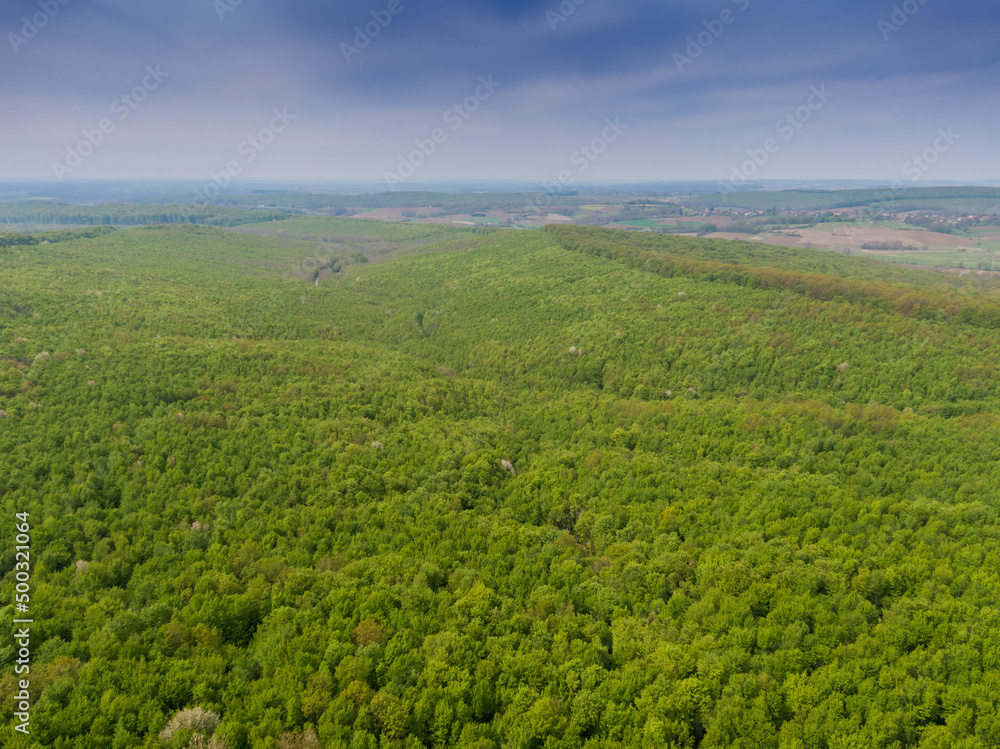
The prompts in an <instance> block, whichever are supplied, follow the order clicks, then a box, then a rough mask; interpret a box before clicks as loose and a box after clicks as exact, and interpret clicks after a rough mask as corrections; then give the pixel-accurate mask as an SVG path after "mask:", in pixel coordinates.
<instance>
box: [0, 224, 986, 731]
mask: <svg viewBox="0 0 1000 749" xmlns="http://www.w3.org/2000/svg"><path fill="white" fill-rule="evenodd" d="M317 221H323V222H329V223H325V224H324V225H323V226H322V228H321V230H320V229H317V230H318V231H321V233H323V235H325V236H339V237H341V238H347V237H350V236H352V235H353V236H354V237H355V238H356V239H358V241H367V239H372V238H375V239H378V238H379V237H380V236H381V235H380V233H381V232H385V233H386V237H388V238H389V239H391V240H392V241H393V242H398V243H399V245H400V246H401V247H403V248H405V249H406V252H408V253H410V256H407V257H402V258H399V259H396V260H393V261H391V262H385V263H372V264H366V265H361V264H356V265H347V266H346V267H345V269H344V270H342V271H341V272H339V273H336V274H334V275H332V276H331V277H330V278H329V279H328V280H325V281H323V282H321V283H320V284H319V285H315V284H314V283H313V282H312V281H310V280H309V279H308V278H302V277H301V276H302V273H301V263H302V261H303V259H304V258H308V257H310V256H311V255H310V254H311V253H313V252H314V250H315V238H313V239H311V240H308V241H307V240H298V239H295V238H292V237H285V238H280V239H274V238H266V237H257V236H248V235H244V234H235V233H227V232H223V231H222V230H217V229H208V228H194V227H183V228H182V227H170V228H149V229H139V230H119V231H115V232H113V233H110V234H108V235H106V236H99V237H92V238H82V239H73V240H70V241H65V242H59V243H53V244H49V245H31V246H12V247H10V248H9V251H8V252H6V253H4V254H0V410H2V411H3V412H5V413H6V414H7V418H4V419H0V495H2V502H0V508H2V515H0V528H2V529H3V538H4V539H7V541H5V543H4V545H3V546H2V547H0V561H2V566H0V569H2V571H3V573H4V578H3V584H2V586H0V602H2V603H3V607H2V608H3V615H4V616H5V617H7V620H8V621H9V620H10V619H11V618H13V617H12V614H13V609H12V607H11V606H10V604H9V602H10V601H11V600H12V590H13V584H14V576H13V569H14V556H13V545H12V544H11V543H10V542H9V539H10V538H12V533H11V531H12V529H13V514H14V512H15V511H22V512H25V511H27V512H30V513H31V518H32V524H33V528H34V530H33V534H32V539H33V540H32V544H33V554H34V556H33V562H34V565H35V566H34V572H33V583H32V585H33V589H32V613H33V616H34V618H35V621H36V624H35V625H34V630H33V633H34V637H33V641H32V643H33V644H32V647H33V649H34V651H33V652H34V653H35V657H36V660H35V663H34V665H33V667H32V685H33V689H34V690H36V692H35V694H36V696H37V701H36V702H35V704H34V706H33V711H32V720H33V727H34V731H35V732H34V733H33V735H32V738H31V739H30V740H29V741H25V742H22V743H21V744H17V743H16V740H15V739H12V740H11V742H10V745H11V746H25V747H28V746H30V747H55V748H56V749H70V748H71V747H72V748H74V749H75V748H76V747H95V749H97V748H100V749H104V748H106V747H111V746H114V747H153V746H162V745H163V744H161V741H160V737H161V736H162V735H163V731H164V730H165V729H167V728H168V726H170V725H172V723H171V721H176V720H177V718H176V717H175V716H177V715H178V714H182V715H183V714H186V713H183V712H182V711H185V710H190V709H193V708H198V709H200V710H204V711H207V712H210V713H212V714H214V715H217V716H219V719H220V723H219V725H218V729H217V730H216V731H215V733H214V734H213V739H214V740H216V741H217V742H220V743H221V742H223V741H224V742H225V743H226V744H227V745H228V746H230V747H233V749H247V748H249V747H253V748H254V749H256V748H257V747H261V748H264V747H266V748H268V749H273V748H274V747H293V746H301V747H313V746H323V747H372V748H377V747H406V748H407V749H410V748H414V749H415V748H416V747H422V746H426V747H466V748H469V747H476V748H477V749H487V747H492V748H493V749H499V748H500V747H507V746H517V747H526V748H530V749H543V748H546V749H548V748H551V747H567V748H569V747H647V746H655V747H694V746H700V747H731V746H732V747H737V746H738V747H826V746H830V747H834V746H844V747H846V746H858V747H904V746H927V747H937V746H942V747H943V746H961V747H970V748H971V747H976V748H979V747H995V746H998V745H1000V721H998V720H997V718H996V715H997V714H998V704H997V703H998V697H997V695H1000V650H998V648H997V638H996V632H997V628H998V627H1000V619H998V613H997V604H996V602H997V600H998V595H1000V573H998V570H1000V560H998V556H997V554H998V551H997V550H998V548H1000V547H998V541H1000V519H998V515H997V487H998V486H1000V467H998V466H1000V448H998V444H1000V440H998V437H1000V391H998V384H997V377H996V374H997V367H998V360H997V357H998V351H1000V340H998V338H1000V334H998V333H997V331H996V330H995V329H993V328H990V327H980V326H977V325H973V324H971V323H972V322H976V321H975V320H971V321H963V320H962V319H961V318H960V316H958V315H957V313H956V314H949V315H936V314H935V315H928V314H924V315H922V314H913V313H912V310H908V309H907V310H900V309H896V308H894V307H893V306H892V305H888V304H884V303H879V302H878V301H877V300H876V301H875V302H873V301H871V300H869V299H867V298H866V299H858V300H852V299H849V298H845V297H843V296H832V297H829V298H828V297H826V296H824V295H822V294H811V293H809V288H806V287H798V286H796V285H795V284H784V283H775V284H772V285H764V284H748V283H746V282H745V280H744V278H743V277H740V276H739V275H726V274H716V275H715V276H712V273H711V272H707V271H706V267H705V266H704V265H698V266H694V265H684V264H683V263H681V264H675V267H674V271H675V272H672V273H671V274H667V275H661V274H660V272H659V271H660V270H661V267H660V266H656V267H655V268H652V269H650V268H647V267H646V265H645V260H643V262H642V263H635V262H633V261H634V260H635V257H633V256H622V257H620V259H616V258H615V257H610V258H609V257H599V256H597V255H596V254H588V252H587V248H588V247H591V246H592V245H591V244H588V240H593V242H594V243H595V244H594V245H593V246H596V245H599V244H600V243H601V242H603V241H604V239H606V237H605V235H603V234H600V233H595V234H590V235H586V234H580V235H574V236H576V239H577V240H579V241H578V244H577V246H575V249H567V247H566V246H565V244H566V243H565V241H562V240H564V239H565V238H562V240H561V238H560V237H559V236H558V235H557V233H555V232H533V233H526V232H525V233H514V232H497V231H488V232H479V233H474V232H471V231H469V232H462V231H455V230H448V231H447V232H442V236H441V238H440V239H439V240H438V239H435V237H432V236H431V235H430V234H428V233H427V231H428V227H409V226H391V227H388V228H387V227H385V226H384V225H380V224H375V223H362V222H350V221H345V222H337V221H333V220H330V219H318V220H317ZM313 228H314V229H316V228H317V227H313ZM408 232H412V233H408ZM301 233H302V234H306V233H308V232H305V231H303V232H301ZM435 236H436V235H435ZM628 236H631V235H628ZM432 239H433V240H434V241H435V242H437V244H427V242H428V241H429V240H432ZM380 241H388V240H387V239H386V238H385V237H383V238H382V239H381V240H380ZM630 241H632V240H630V239H627V238H623V239H622V240H621V242H620V246H621V247H625V248H628V247H632V245H630V244H629V242H630ZM642 241H646V240H642ZM657 241H671V242H673V239H670V238H667V239H666V240H664V238H657ZM422 242H423V243H424V244H421V243H422ZM611 244H612V247H614V246H618V244H617V243H616V242H612V243H611ZM671 247H672V248H674V250H675V252H674V254H675V255H680V254H684V257H685V258H686V259H685V262H688V261H691V262H694V261H696V260H697V261H698V262H700V263H716V264H719V265H734V264H738V265H739V266H740V267H741V268H755V269H760V270H763V271H769V272H770V271H775V272H777V270H781V271H782V272H792V271H794V272H799V273H809V274H812V275H811V276H810V278H813V279H818V278H821V277H822V278H835V279H839V280H840V281H843V282H845V283H857V284H861V283H865V284H878V286H879V288H884V290H885V293H886V295H888V296H886V298H896V297H895V296H894V295H895V294H897V292H898V293H902V292H900V289H905V293H915V294H927V295H930V296H932V297H934V298H938V297H937V296H935V295H939V296H940V298H946V299H951V298H956V299H959V300H960V301H961V302H962V303H963V304H967V305H981V306H982V305H986V306H988V305H992V304H993V301H992V297H991V293H990V292H988V291H983V292H974V291H972V290H970V289H964V288H963V289H955V288H954V287H952V286H950V285H948V284H947V283H945V282H944V281H943V280H936V279H935V278H934V277H931V276H919V277H918V276H910V275H907V276H906V277H905V278H902V277H899V276H895V275H892V274H894V273H896V271H894V270H892V269H886V268H883V267H882V266H873V265H872V264H870V263H854V262H853V261H851V260H850V259H843V258H833V259H830V257H829V256H828V255H822V254H820V253H801V255H800V256H799V257H792V258H791V261H792V262H793V263H795V264H796V265H795V267H794V268H792V269H791V270H788V268H787V267H786V266H785V263H784V260H785V258H786V257H787V256H790V251H787V250H781V249H773V252H772V249H765V248H761V254H760V255H751V254H750V250H749V249H748V248H746V247H744V246H743V245H738V246H734V247H732V248H731V251H732V252H733V253H736V255H737V256H738V257H735V256H726V255H725V252H726V246H725V245H723V244H720V243H707V244H704V245H700V244H699V243H698V240H684V241H683V242H681V243H679V244H673V245H671ZM699 247H702V248H703V249H704V257H703V258H699V257H698V248H699ZM446 249H448V250H450V251H448V252H445V251H443V250H446ZM646 249H649V248H646ZM661 250H662V248H661ZM770 263H776V264H779V268H778V269H777V270H775V269H774V268H773V265H770ZM637 266H638V267H637ZM854 269H856V272H857V275H856V276H852V275H851V272H852V270H854ZM709 270H710V271H711V269H709ZM716 270H718V269H716ZM654 271H655V272H654ZM712 272H714V271H712ZM880 274H887V275H880ZM901 284H903V285H902V286H901ZM914 290H916V291H914ZM42 353H47V354H48V356H41V354H42ZM12 647H13V645H12V644H11V642H10V641H7V642H2V643H0V657H2V658H3V660H4V662H5V663H10V662H11V652H12V650H11V649H12ZM15 691H16V689H15V686H14V680H13V676H12V674H11V673H10V670H9V669H8V670H7V671H5V672H4V675H3V677H2V679H0V704H4V705H10V704H12V703H13V694H14V693H15ZM0 720H2V721H4V722H5V723H4V725H3V726H2V728H0V730H3V731H5V735H6V736H11V735H12V732H11V728H10V724H9V721H10V720H11V718H10V714H9V711H8V712H7V713H5V714H4V715H3V717H2V718H0ZM188 729H190V727H188ZM182 732H183V731H178V732H177V733H176V734H175V735H176V736H177V737H179V738H176V739H175V738H174V736H171V737H169V739H168V741H172V740H176V741H178V742H181V741H184V740H190V738H191V737H190V736H187V737H185V736H182V735H181V733H182ZM216 737H218V738H216ZM5 745H6V744H5ZM167 745H170V744H169V743H168V744H167Z"/></svg>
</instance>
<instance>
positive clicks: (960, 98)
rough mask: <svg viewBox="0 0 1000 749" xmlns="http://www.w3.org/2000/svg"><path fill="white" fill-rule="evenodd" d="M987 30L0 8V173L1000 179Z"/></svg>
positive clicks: (862, 8)
mask: <svg viewBox="0 0 1000 749" xmlns="http://www.w3.org/2000/svg"><path fill="white" fill-rule="evenodd" d="M998 20H1000V10H998V8H997V7H996V4H995V3H992V2H988V0H958V1H957V2H950V3H943V2H933V1H931V0H923V2H921V0H907V1H906V2H874V3H872V2H861V0H838V1H837V2H830V3H824V4H822V6H821V7H813V6H805V5H803V4H801V3H792V2H789V1H788V0H778V1H776V2H771V3H763V2H761V1H760V0H712V2H709V3H705V2H695V1H694V0H683V1H678V2H667V3H652V2H647V1H645V0H643V1H639V2H633V3H628V4H619V3H611V2H609V1H608V0H564V2H562V3H560V2H559V1H558V0H549V1H547V2H536V1H534V0H515V1H513V2H496V1H491V0H486V1H484V2H480V3H476V4H474V5H468V4H463V3H459V2H454V1H452V0H448V1H446V2H436V3H428V2H420V0H373V1H371V0H370V1H369V2H356V1H355V0H346V1H345V2H342V3H338V4H336V6H335V7H334V6H332V5H331V4H327V3H323V2H319V0H289V1H288V2H282V3H277V2H263V1H259V2H258V1H256V0H175V1H174V2H170V3H167V2H164V1H163V0H153V1H151V2H145V3H142V4H135V3H127V2H124V0H89V1H88V0H34V1H24V0H12V1H11V2H8V3H6V4H5V6H4V7H3V9H2V10H0V76H2V78H0V80H2V84H0V108H2V111H3V117H2V119H0V123H2V131H3V134H4V137H3V139H2V140H0V179H15V178H34V179H39V178H40V179H49V180H52V181H53V182H55V181H56V178H57V176H58V177H61V179H62V181H63V182H68V181H72V180H89V179H119V178H123V179H152V178H156V179H193V180H202V179H204V180H208V179H209V178H210V175H223V174H225V173H229V174H230V175H231V177H232V179H234V180H256V181H262V180H279V179H280V180H383V179H385V177H386V175H387V174H390V173H391V174H395V175H397V176H399V177H400V180H401V182H400V185H406V184H407V183H408V182H410V181H412V182H417V181H420V182H425V181H428V180H444V179H451V180H469V179H478V180H484V179H488V180H538V181H540V182H544V181H548V182H551V181H553V180H563V181H565V182H566V183H567V186H568V185H570V184H573V183H583V182H588V183H593V182H598V181H656V180H730V181H732V182H738V181H739V176H740V174H742V175H743V176H745V177H747V178H752V179H763V180H777V179H880V180H898V181H902V182H905V183H908V184H910V183H912V184H913V185H914V186H918V185H920V184H928V183H931V182H935V181H959V182H960V181H969V182H973V181H982V180H995V179H997V178H998V177H1000V151H998V149H997V147H996V146H997V139H996V124H995V117H996V112H998V111H1000V90H998V88H997V85H996V82H997V74H998V72H1000V47H998V45H997V44H996V28H997V21H998ZM914 157H917V158H916V159H914ZM57 165H61V166H62V168H59V166H57Z"/></svg>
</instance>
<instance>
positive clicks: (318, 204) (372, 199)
mask: <svg viewBox="0 0 1000 749" xmlns="http://www.w3.org/2000/svg"><path fill="white" fill-rule="evenodd" d="M605 197H607V196H598V195H587V196H578V195H577V194H576V193H575V192H572V191H568V192H565V193H562V194H559V195H547V194H545V193H542V192H538V193H531V192H511V193H468V194H456V193H444V192H440V193H439V192H384V193H373V194H370V195H302V194H299V193H286V192H275V193H269V192H267V193H250V194H247V195H227V196H225V197H224V198H220V199H219V200H217V201H215V202H214V203H213V205H217V206H232V207H250V208H255V207H257V206H260V205H263V206H264V207H265V208H272V209H282V208H284V209H288V210H304V211H320V212H323V213H326V214H330V215H349V214H352V213H356V212H358V211H368V210H373V209H376V208H433V209H437V212H436V213H435V212H431V213H432V215H453V214H458V213H462V214H465V213H470V214H471V213H486V212H488V211H496V210H512V211H515V210H519V209H521V208H524V207H526V206H537V207H539V208H540V209H542V210H545V209H551V208H555V207H559V206H572V207H577V206H581V205H585V204H591V203H595V202H597V203H600V202H601V201H602V200H603V199H604V198H605ZM615 198H616V199H620V197H618V196H615Z"/></svg>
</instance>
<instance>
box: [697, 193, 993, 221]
mask: <svg viewBox="0 0 1000 749" xmlns="http://www.w3.org/2000/svg"><path fill="white" fill-rule="evenodd" d="M679 202H681V203H682V204H684V205H687V206H713V207H728V208H745V209H748V210H769V209H777V210H782V211H789V210H812V211H821V210H833V209H837V208H856V207H867V208H869V209H871V211H872V212H875V213H899V212H905V211H910V210H915V211H917V210H940V211H944V212H950V213H956V214H961V213H976V214H988V215H993V214H995V213H996V212H997V210H998V209H1000V189H998V188H994V187H919V188H901V189H893V188H890V187H884V188H879V189H865V190H787V191H782V192H764V191H761V192H731V193H719V194H712V195H694V196H691V197H687V198H683V199H680V201H679Z"/></svg>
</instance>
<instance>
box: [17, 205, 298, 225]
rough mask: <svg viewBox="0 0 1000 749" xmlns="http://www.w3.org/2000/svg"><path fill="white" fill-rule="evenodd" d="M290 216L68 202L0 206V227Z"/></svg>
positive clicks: (216, 208)
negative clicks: (4, 225)
mask: <svg viewBox="0 0 1000 749" xmlns="http://www.w3.org/2000/svg"><path fill="white" fill-rule="evenodd" d="M289 215H290V214H288V213H285V212H277V211H261V210H248V209H243V208H228V207H220V206H196V205H176V206H152V205H130V204H122V203H109V204H108V205H99V206H82V205H67V204H65V203H38V202H20V203H0V224H75V225H84V226H145V225H147V224H203V225H205V226H240V225H242V224H252V223H257V222H260V221H281V220H284V219H286V218H288V217H289Z"/></svg>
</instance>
